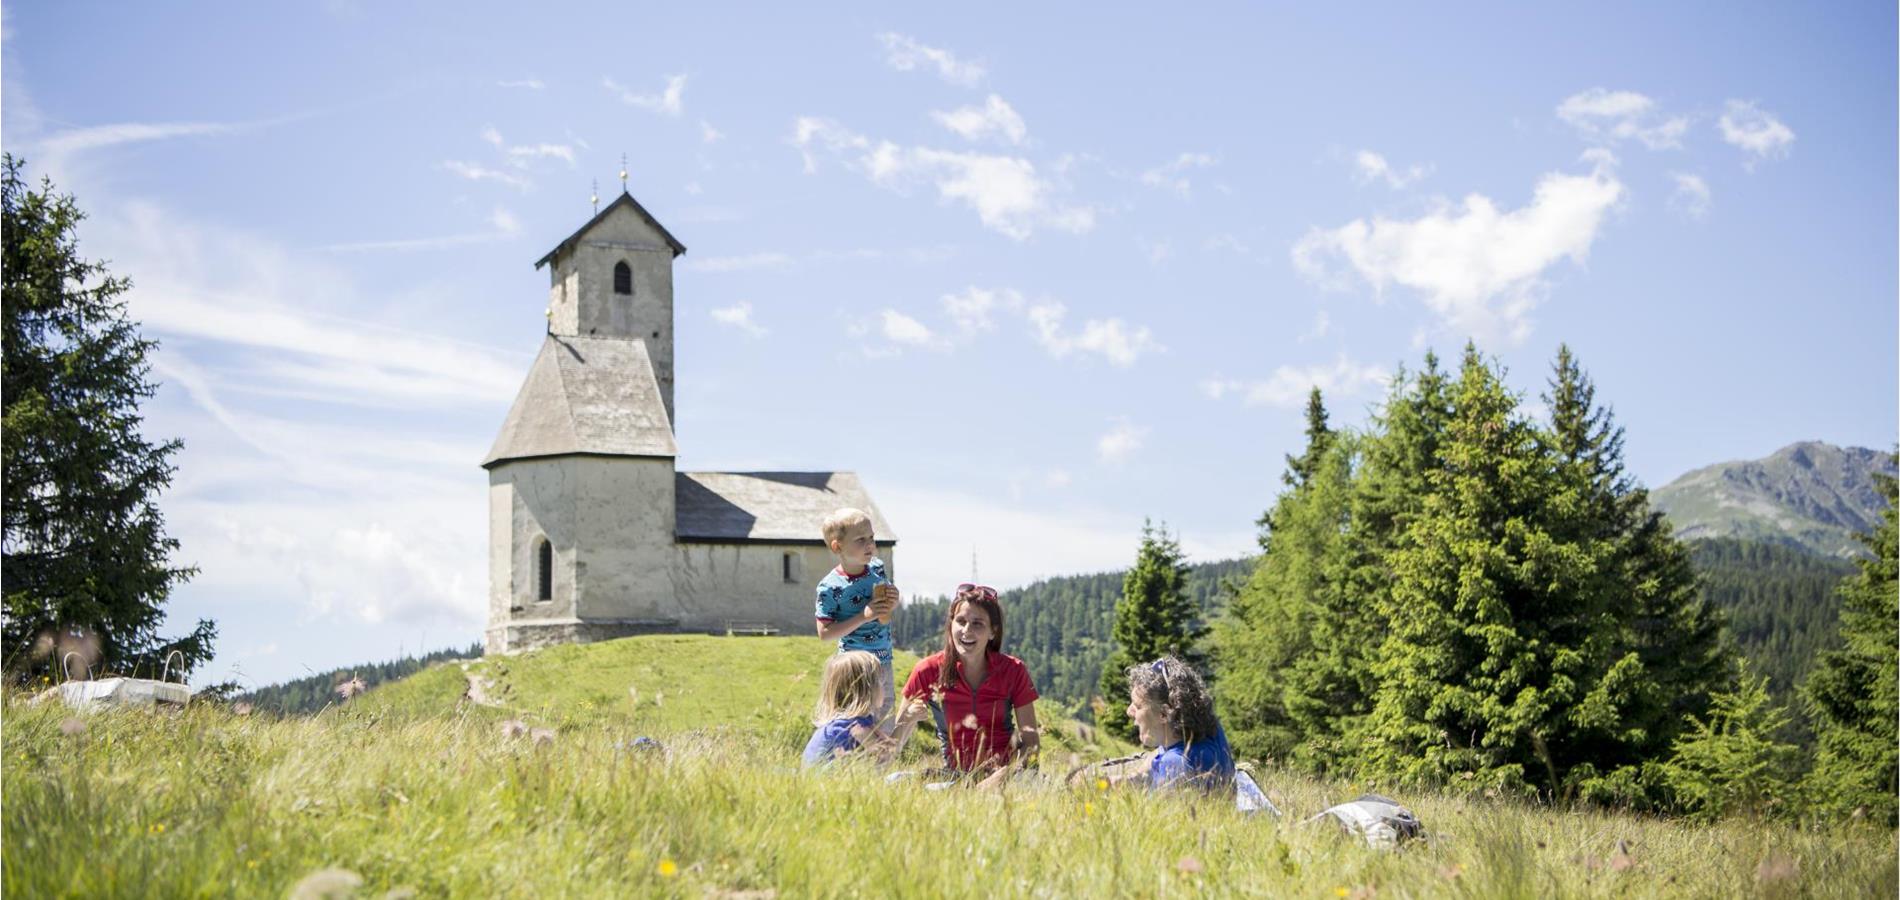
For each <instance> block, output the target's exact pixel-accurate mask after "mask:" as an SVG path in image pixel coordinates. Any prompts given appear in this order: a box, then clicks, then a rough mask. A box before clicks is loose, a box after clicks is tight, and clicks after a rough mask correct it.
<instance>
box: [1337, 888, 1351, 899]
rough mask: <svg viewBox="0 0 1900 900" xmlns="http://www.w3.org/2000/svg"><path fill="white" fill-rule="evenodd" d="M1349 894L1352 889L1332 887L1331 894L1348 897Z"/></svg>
mask: <svg viewBox="0 0 1900 900" xmlns="http://www.w3.org/2000/svg"><path fill="white" fill-rule="evenodd" d="M1351 895H1352V891H1349V890H1346V889H1345V888H1343V887H1336V888H1333V896H1335V897H1349V896H1351Z"/></svg>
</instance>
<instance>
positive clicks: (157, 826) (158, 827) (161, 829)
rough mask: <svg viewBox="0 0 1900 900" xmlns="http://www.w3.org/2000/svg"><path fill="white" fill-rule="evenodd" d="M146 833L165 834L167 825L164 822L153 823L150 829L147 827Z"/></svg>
mask: <svg viewBox="0 0 1900 900" xmlns="http://www.w3.org/2000/svg"><path fill="white" fill-rule="evenodd" d="M145 833H146V834H164V833H165V823H164V822H153V823H152V824H151V825H150V826H149V827H147V828H146V829H145Z"/></svg>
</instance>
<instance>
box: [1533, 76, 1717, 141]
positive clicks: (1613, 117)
mask: <svg viewBox="0 0 1900 900" xmlns="http://www.w3.org/2000/svg"><path fill="white" fill-rule="evenodd" d="M1557 118H1559V119H1562V120H1564V121H1565V122H1566V123H1568V124H1569V125H1570V126H1571V127H1573V128H1575V129H1577V131H1578V133H1580V134H1582V135H1583V136H1584V137H1585V138H1588V139H1590V140H1597V141H1603V142H1606V143H1612V144H1613V143H1616V142H1618V141H1624V140H1628V139H1630V138H1635V139H1636V140H1639V141H1641V142H1642V143H1643V145H1644V146H1646V147H1648V148H1649V149H1651V150H1676V149H1681V148H1682V136H1683V135H1684V134H1686V133H1688V131H1689V119H1688V118H1687V117H1686V116H1672V117H1663V116H1662V115H1661V114H1660V113H1659V112H1658V110H1657V106H1656V101H1654V100H1651V99H1650V98H1648V97H1646V96H1643V95H1642V94H1638V93H1636V92H1634V91H1611V90H1608V89H1605V88H1600V87H1596V88H1591V89H1589V90H1587V91H1583V92H1582V93H1578V94H1572V95H1571V96H1569V97H1566V98H1564V101H1563V102H1562V103H1559V104H1557Z"/></svg>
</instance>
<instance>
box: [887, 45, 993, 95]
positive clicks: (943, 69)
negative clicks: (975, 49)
mask: <svg viewBox="0 0 1900 900" xmlns="http://www.w3.org/2000/svg"><path fill="white" fill-rule="evenodd" d="M877 39H878V42H879V43H882V44H883V45H884V62H885V63H886V64H888V65H889V66H890V67H891V68H893V69H896V70H897V71H899V72H909V71H911V70H913V69H917V68H924V67H934V68H935V69H936V70H937V75H938V77H940V78H942V79H943V80H944V81H947V82H949V83H951V84H954V85H958V86H960V87H975V86H977V85H978V84H980V83H982V81H983V66H982V64H981V63H977V62H966V61H964V60H960V59H957V57H956V54H954V53H951V52H950V51H948V50H941V49H938V48H936V47H927V46H925V45H923V44H920V43H918V42H917V41H916V39H914V38H911V37H907V36H905V35H901V34H897V33H895V32H885V33H883V34H880V35H878V36H877Z"/></svg>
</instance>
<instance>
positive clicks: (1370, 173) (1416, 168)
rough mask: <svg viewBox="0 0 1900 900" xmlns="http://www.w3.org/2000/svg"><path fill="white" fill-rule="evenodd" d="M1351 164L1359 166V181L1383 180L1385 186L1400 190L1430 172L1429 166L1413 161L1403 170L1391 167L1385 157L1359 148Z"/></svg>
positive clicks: (1364, 182)
mask: <svg viewBox="0 0 1900 900" xmlns="http://www.w3.org/2000/svg"><path fill="white" fill-rule="evenodd" d="M1353 164H1354V165H1356V166H1358V167H1359V183H1360V184H1369V183H1371V182H1374V181H1384V182H1385V186H1386V187H1389V188H1391V189H1393V190H1395V191H1396V190H1400V189H1401V188H1404V187H1406V186H1407V185H1410V184H1412V183H1414V182H1416V181H1418V180H1419V179H1421V178H1424V177H1425V176H1426V175H1428V174H1430V173H1431V167H1430V166H1425V165H1420V164H1418V163H1413V164H1412V165H1410V166H1407V167H1405V169H1404V170H1403V171H1400V170H1398V169H1394V168H1392V165H1391V164H1390V163H1387V162H1386V161H1385V157H1383V156H1380V155H1379V154H1377V153H1374V152H1372V151H1371V150H1361V151H1359V152H1358V153H1356V154H1353Z"/></svg>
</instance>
